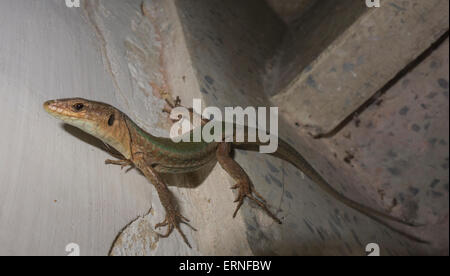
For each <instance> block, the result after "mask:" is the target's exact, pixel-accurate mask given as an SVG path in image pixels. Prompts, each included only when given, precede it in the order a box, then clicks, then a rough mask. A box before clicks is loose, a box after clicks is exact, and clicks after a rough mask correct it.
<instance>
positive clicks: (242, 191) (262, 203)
mask: <svg viewBox="0 0 450 276" xmlns="http://www.w3.org/2000/svg"><path fill="white" fill-rule="evenodd" d="M231 188H232V189H238V188H239V194H238V196H237V198H236V200H235V201H234V202H237V203H238V204H237V206H236V210H235V211H234V213H233V218H234V217H236V214H237V212H238V211H239V209H240V208H241V206H242V204H243V203H244V200H245V198H246V197H247V198H249V199H251V200H252V201H254V202H255V203H256V204H258V205H259V207H261V208H262V209H263V210H264V211H265V212H266V213H267V214H268V215H269V216H270V217H271V218H272V219H273V220H274V221H276V222H277V223H278V224H281V220H279V219H278V218H277V217H276V216H275V215H274V214H272V212H270V211H269V209H268V208H267V206H266V200H265V199H264V198H263V197H262V196H261V195H260V194H259V193H258V192H256V190H255V189H254V188H253V185H251V184H250V183H249V182H246V181H242V182H238V183H237V184H236V185H235V186H233V187H231ZM253 193H254V194H255V195H256V196H257V197H255V196H253Z"/></svg>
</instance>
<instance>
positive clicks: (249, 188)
mask: <svg viewBox="0 0 450 276" xmlns="http://www.w3.org/2000/svg"><path fill="white" fill-rule="evenodd" d="M230 150H231V145H230V143H221V144H219V146H218V147H217V152H216V156H217V161H218V162H219V164H220V165H221V166H222V168H223V169H224V170H225V171H226V172H227V173H228V174H229V175H230V176H231V177H232V178H233V179H234V180H235V181H236V185H234V186H233V187H232V188H231V189H239V194H238V197H237V198H236V200H235V202H237V203H238V205H237V207H236V210H235V211H234V213H233V218H234V217H235V216H236V214H237V212H238V211H239V208H241V206H242V204H243V203H244V199H245V198H246V197H247V198H249V199H251V200H253V201H254V202H255V203H256V204H258V205H259V206H260V207H261V208H262V209H263V210H264V211H265V212H266V213H267V214H268V215H269V216H270V217H271V218H272V219H273V220H274V221H276V222H277V223H279V224H281V221H280V220H279V219H278V218H277V217H276V216H275V215H274V214H272V212H270V211H269V209H268V208H267V206H266V204H265V200H264V198H263V197H262V196H261V195H260V194H259V193H258V192H257V191H256V190H255V187H254V186H253V184H252V183H251V181H250V178H249V177H248V175H247V173H245V171H244V170H243V169H242V167H241V166H239V164H238V163H237V162H236V161H234V160H233V159H232V158H231V157H230ZM254 195H256V197H255V196H254Z"/></svg>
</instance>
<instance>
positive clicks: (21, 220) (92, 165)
mask: <svg viewBox="0 0 450 276" xmlns="http://www.w3.org/2000/svg"><path fill="white" fill-rule="evenodd" d="M83 2H84V1H83ZM106 2H111V3H113V2H115V4H116V5H115V7H114V8H115V9H114V10H115V11H116V12H117V13H121V14H124V15H125V16H126V17H127V20H126V21H125V22H127V24H124V25H122V26H121V27H120V28H119V27H117V26H116V28H115V31H116V32H118V33H119V32H121V31H123V32H125V33H130V31H129V28H130V27H131V26H130V25H131V20H132V18H133V15H134V14H136V13H137V12H139V9H138V8H139V6H138V5H135V6H133V5H130V4H126V5H125V6H124V5H121V4H120V3H123V2H122V1H106ZM132 2H135V1H132ZM92 3H94V2H92ZM104 12H105V13H108V15H109V16H110V17H111V19H112V18H114V17H115V15H114V14H112V13H111V11H106V10H105V11H104ZM116 19H117V17H116ZM0 22H1V24H0V33H1V36H2V37H1V41H2V42H1V43H0V101H1V102H2V103H3V104H4V106H3V108H2V109H1V111H0V114H1V116H0V127H1V129H2V130H1V134H2V135H0V176H1V179H0V255H7V254H12V255H27V254H32V255H66V254H68V253H67V252H66V251H65V247H66V245H67V244H69V243H77V244H78V245H79V246H80V253H81V254H82V255H106V254H107V253H108V251H109V249H110V247H111V243H112V241H113V240H114V239H115V237H116V235H117V233H118V232H119V231H120V230H121V229H122V228H123V227H124V226H125V225H126V224H128V223H129V222H130V221H131V220H133V219H135V218H136V217H137V216H138V215H143V214H146V213H147V212H148V210H149V208H150V206H151V201H150V200H149V199H151V195H152V187H151V185H149V184H148V183H147V182H146V180H145V179H144V178H143V177H142V176H141V175H139V174H138V173H137V172H136V171H130V172H129V173H127V174H125V173H124V172H123V171H121V170H120V168H116V167H107V166H105V165H104V163H103V162H104V160H105V159H107V158H111V156H110V155H109V154H107V153H106V152H105V151H103V150H101V149H100V148H104V145H102V144H101V143H98V142H97V141H96V140H93V139H91V138H90V137H88V136H86V135H84V134H83V133H81V132H79V131H77V130H75V129H73V128H69V127H64V126H62V125H60V124H59V123H58V122H57V121H56V120H54V119H53V118H51V117H50V116H48V114H46V113H45V111H44V110H43V108H42V104H43V102H44V101H45V100H49V99H53V98H65V97H74V96H80V97H85V98H92V99H96V100H100V101H105V102H109V103H111V104H113V105H116V106H117V107H120V108H122V109H127V111H128V112H129V113H130V115H133V112H132V110H131V108H130V109H128V108H127V105H126V101H125V99H124V98H121V94H119V92H118V90H117V88H116V87H115V86H114V81H113V77H112V75H111V74H110V71H109V69H110V68H112V71H114V72H115V75H116V77H117V83H119V84H120V85H121V87H120V88H121V91H122V92H123V93H125V92H124V91H127V92H126V93H127V94H126V95H127V98H126V99H127V100H130V104H131V99H133V95H134V94H133V95H132V93H131V91H133V90H132V89H131V87H130V83H129V81H128V80H129V79H130V78H129V72H128V67H127V66H126V62H125V64H124V65H119V63H118V62H119V59H113V58H111V59H110V61H111V67H109V66H108V65H107V64H108V62H107V60H106V55H105V56H104V55H103V54H104V53H105V52H104V50H105V49H106V48H107V46H109V45H104V44H103V43H102V42H101V41H102V40H101V39H99V37H98V34H97V33H96V31H95V28H94V27H93V26H92V25H91V24H90V23H89V22H90V20H88V18H87V17H86V13H85V9H84V8H72V9H69V8H67V7H66V5H65V4H64V1H59V0H58V1H56V0H54V1H53V0H46V1H39V2H37V1H26V0H20V1H18V0H11V1H9V0H5V1H1V3H0ZM127 29H128V30H127ZM104 36H105V37H106V38H108V35H107V34H104ZM121 45H123V41H122V43H121ZM104 46H105V47H104ZM117 46H118V47H119V46H120V45H117ZM108 49H109V51H111V50H112V49H111V48H108ZM120 49H123V48H121V47H120ZM124 53H125V51H123V52H120V51H118V53H112V52H108V53H107V56H108V57H114V56H115V57H123V56H124ZM118 69H120V70H118ZM128 93H129V94H128ZM122 96H123V95H122ZM152 106H153V105H152ZM133 110H135V109H133ZM149 117H150V118H148V120H147V121H146V122H151V116H149Z"/></svg>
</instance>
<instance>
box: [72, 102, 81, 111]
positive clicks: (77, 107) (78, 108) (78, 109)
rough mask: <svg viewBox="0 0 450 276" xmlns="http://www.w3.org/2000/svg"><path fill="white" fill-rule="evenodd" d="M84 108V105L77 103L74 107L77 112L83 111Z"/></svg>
mask: <svg viewBox="0 0 450 276" xmlns="http://www.w3.org/2000/svg"><path fill="white" fill-rule="evenodd" d="M83 108H84V104H82V103H77V104H74V105H73V109H75V110H76V111H81V110H82V109H83Z"/></svg>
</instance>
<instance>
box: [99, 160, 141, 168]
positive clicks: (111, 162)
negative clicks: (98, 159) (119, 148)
mask: <svg viewBox="0 0 450 276" xmlns="http://www.w3.org/2000/svg"><path fill="white" fill-rule="evenodd" d="M105 164H106V165H118V166H120V168H121V169H123V168H125V167H126V166H130V167H131V168H130V169H132V168H133V167H134V164H133V162H131V160H127V159H121V160H110V159H106V160H105Z"/></svg>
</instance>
